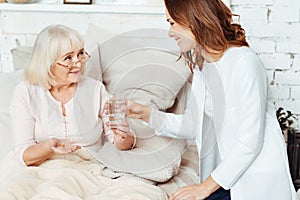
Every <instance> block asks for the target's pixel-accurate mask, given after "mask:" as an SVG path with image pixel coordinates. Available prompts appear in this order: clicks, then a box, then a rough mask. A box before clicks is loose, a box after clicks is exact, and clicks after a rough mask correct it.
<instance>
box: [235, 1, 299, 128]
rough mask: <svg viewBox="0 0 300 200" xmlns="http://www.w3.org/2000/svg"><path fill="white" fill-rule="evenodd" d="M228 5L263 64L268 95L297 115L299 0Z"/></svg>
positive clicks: (240, 2) (236, 2) (237, 2)
mask: <svg viewBox="0 0 300 200" xmlns="http://www.w3.org/2000/svg"><path fill="white" fill-rule="evenodd" d="M231 8H232V10H233V12H234V13H237V14H239V15H240V23H241V24H242V25H243V26H244V28H245V30H246V34H247V39H248V41H249V43H250V45H251V47H252V48H253V49H254V50H255V51H256V52H257V53H258V54H259V56H260V58H261V59H262V61H263V63H264V64H265V67H266V69H267V73H268V76H269V81H270V86H271V92H272V94H271V96H270V98H271V99H272V100H273V101H274V102H275V103H276V105H277V106H282V107H284V108H285V109H288V110H291V111H292V112H294V113H297V114H300V1H299V0H231ZM297 126H298V128H300V124H299V122H298V123H297Z"/></svg>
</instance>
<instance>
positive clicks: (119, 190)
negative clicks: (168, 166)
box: [0, 149, 167, 200]
mask: <svg viewBox="0 0 300 200" xmlns="http://www.w3.org/2000/svg"><path fill="white" fill-rule="evenodd" d="M103 169H104V167H103V166H102V165H100V164H99V162H96V161H95V160H94V159H93V156H92V155H90V154H89V153H88V152H87V151H85V150H84V149H81V150H78V151H77V152H76V153H73V154H71V155H66V156H60V157H56V158H53V159H50V160H48V161H46V162H44V163H43V164H42V165H40V166H39V167H21V166H19V165H18V163H17V162H16V160H15V159H14V157H13V153H12V152H11V153H9V154H8V155H7V156H6V157H5V158H3V159H2V160H1V161H0V199H6V200H10V199H18V200H19V199H33V200H34V199H39V200H40V199H64V200H69V199H70V200H76V199H85V200H92V199H97V200H98V199H101V200H106V199H107V200H114V199H116V200H120V199H126V200H127V199H128V200H130V199H134V200H136V199H139V200H143V199H145V200H147V199H149V200H154V199H155V200H164V199H166V198H167V197H166V194H165V193H164V192H163V191H162V190H161V189H159V187H156V186H154V185H152V184H149V183H146V182H143V181H141V180H138V179H135V178H134V177H130V176H128V177H126V176H123V178H122V179H121V180H120V179H110V178H107V177H104V176H103V175H102V172H103Z"/></svg>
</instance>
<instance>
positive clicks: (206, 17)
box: [128, 0, 296, 200]
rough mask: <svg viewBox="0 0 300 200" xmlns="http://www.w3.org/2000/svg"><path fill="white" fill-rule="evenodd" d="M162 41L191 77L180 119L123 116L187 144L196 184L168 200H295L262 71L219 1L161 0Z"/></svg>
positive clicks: (139, 108) (142, 112)
mask: <svg viewBox="0 0 300 200" xmlns="http://www.w3.org/2000/svg"><path fill="white" fill-rule="evenodd" d="M165 6H166V13H167V15H166V16H167V21H168V22H169V23H170V31H169V36H170V37H172V38H174V39H175V40H176V41H177V43H178V46H179V48H180V51H181V52H182V57H183V58H184V59H185V60H186V62H187V64H188V66H189V67H190V69H191V70H192V71H193V82H192V86H191V91H190V93H189V95H188V101H187V105H186V111H185V113H184V114H183V115H174V114H169V113H168V114H167V113H163V112H160V111H157V110H154V109H151V108H149V107H146V106H143V105H141V104H138V103H136V102H133V101H130V102H129V109H128V117H131V118H138V119H142V120H144V121H146V122H148V123H149V126H150V127H151V128H154V129H156V131H157V134H160V135H164V136H169V137H176V138H194V139H195V141H196V144H197V147H198V155H199V165H200V177H201V178H200V183H199V184H196V185H190V186H186V187H183V188H181V189H180V190H179V191H177V192H176V193H174V194H173V195H172V196H171V197H170V200H175V199H176V200H179V199H211V200H212V199H222V200H225V199H226V200H228V199H232V200H253V199H255V200H266V199H272V200H283V199H296V193H295V189H294V187H293V183H292V181H291V177H290V173H289V167H288V159H287V153H286V145H285V142H284V139H283V137H282V133H281V130H280V127H279V124H278V122H277V119H276V116H275V109H274V108H273V105H272V104H269V103H268V102H267V86H268V81H267V78H266V73H265V70H264V66H263V65H262V63H261V61H260V60H259V58H258V57H257V55H256V54H255V53H254V52H253V51H252V50H251V49H250V48H249V45H248V43H247V41H246V39H245V31H244V30H243V28H242V27H241V26H240V25H239V24H236V23H233V20H232V17H233V16H235V15H233V14H232V13H231V11H230V9H229V8H228V7H226V5H225V4H224V3H223V2H222V1H221V0H182V1H179V0H165Z"/></svg>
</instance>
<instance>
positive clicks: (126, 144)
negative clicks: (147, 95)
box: [113, 121, 135, 150]
mask: <svg viewBox="0 0 300 200" xmlns="http://www.w3.org/2000/svg"><path fill="white" fill-rule="evenodd" d="M113 132H114V143H115V145H116V147H117V148H118V149H120V150H130V149H132V148H133V147H134V146H135V136H134V134H133V132H131V131H130V128H129V124H128V122H127V121H126V122H124V123H122V124H120V125H119V126H118V128H117V129H114V130H113Z"/></svg>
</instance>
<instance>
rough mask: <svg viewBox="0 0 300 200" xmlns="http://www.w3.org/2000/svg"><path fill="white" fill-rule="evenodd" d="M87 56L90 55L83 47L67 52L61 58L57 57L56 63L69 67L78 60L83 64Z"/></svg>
mask: <svg viewBox="0 0 300 200" xmlns="http://www.w3.org/2000/svg"><path fill="white" fill-rule="evenodd" d="M75 57H76V60H75ZM89 58H90V55H89V54H88V53H87V52H86V51H85V50H84V49H80V50H79V51H77V52H70V53H67V54H66V55H64V56H63V57H62V58H60V59H58V61H56V63H57V64H58V65H60V66H63V67H65V68H68V69H70V68H72V67H74V66H75V65H77V63H79V62H80V63H81V64H84V63H85V62H86V61H87V60H88V59H89Z"/></svg>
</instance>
